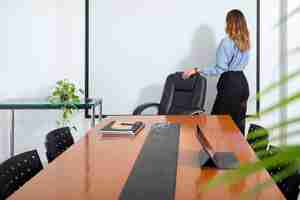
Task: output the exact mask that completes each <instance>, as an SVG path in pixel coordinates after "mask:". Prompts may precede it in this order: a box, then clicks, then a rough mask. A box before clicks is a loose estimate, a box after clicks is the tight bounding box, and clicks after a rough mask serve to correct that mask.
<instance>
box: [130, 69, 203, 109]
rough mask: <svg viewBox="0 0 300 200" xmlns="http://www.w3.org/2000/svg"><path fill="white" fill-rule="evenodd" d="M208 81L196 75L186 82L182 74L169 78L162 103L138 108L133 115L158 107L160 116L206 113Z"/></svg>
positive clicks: (147, 104)
mask: <svg viewBox="0 0 300 200" xmlns="http://www.w3.org/2000/svg"><path fill="white" fill-rule="evenodd" d="M206 87H207V83H206V79H205V78H204V77H203V76H201V75H200V74H195V75H193V76H192V77H190V78H189V79H186V80H184V79H183V78H182V73H181V72H177V73H174V74H171V75H169V76H168V78H167V80H166V82H165V86H164V90H163V94H162V97H161V100H160V103H146V104H143V105H140V106H138V107H137V108H136V109H135V110H134V112H133V115H141V114H142V113H143V111H145V110H146V109H148V108H151V107H156V108H157V110H158V113H157V114H158V115H194V114H200V113H203V112H204V108H203V107H204V103H205V97H206Z"/></svg>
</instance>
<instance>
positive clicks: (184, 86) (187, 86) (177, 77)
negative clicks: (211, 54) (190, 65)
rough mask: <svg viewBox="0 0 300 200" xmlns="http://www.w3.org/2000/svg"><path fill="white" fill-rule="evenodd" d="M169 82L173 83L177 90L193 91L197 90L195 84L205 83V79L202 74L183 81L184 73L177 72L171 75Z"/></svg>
mask: <svg viewBox="0 0 300 200" xmlns="http://www.w3.org/2000/svg"><path fill="white" fill-rule="evenodd" d="M168 80H170V81H172V83H173V84H174V86H175V89H176V90H185V91H191V90H193V89H194V88H195V84H196V83H197V82H198V81H205V78H204V77H202V76H201V75H200V74H195V75H193V76H192V77H190V78H189V79H183V78H182V72H177V73H175V74H171V75H169V77H168Z"/></svg>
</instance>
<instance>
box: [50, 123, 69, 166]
mask: <svg viewBox="0 0 300 200" xmlns="http://www.w3.org/2000/svg"><path fill="white" fill-rule="evenodd" d="M73 144H74V139H73V136H72V134H71V130H70V128H69V127H64V128H59V129H55V130H53V131H51V132H49V133H48V134H47V136H46V142H45V146H46V156H47V159H48V162H49V163H50V162H52V161H53V160H54V159H55V158H56V157H57V156H59V155H60V154H62V153H63V152H64V151H66V150H67V149H68V148H69V147H70V146H72V145H73Z"/></svg>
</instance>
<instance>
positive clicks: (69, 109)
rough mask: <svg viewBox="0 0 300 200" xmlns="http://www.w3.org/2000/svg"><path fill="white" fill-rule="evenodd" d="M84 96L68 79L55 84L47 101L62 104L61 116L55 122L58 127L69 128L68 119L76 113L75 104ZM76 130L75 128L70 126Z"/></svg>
mask: <svg viewBox="0 0 300 200" xmlns="http://www.w3.org/2000/svg"><path fill="white" fill-rule="evenodd" d="M83 94H84V91H83V90H82V89H77V88H76V86H75V84H74V83H71V82H70V81H69V80H68V79H63V80H60V81H58V82H57V83H56V86H55V87H54V89H53V92H52V95H51V96H50V97H49V101H50V102H51V103H54V104H63V109H62V115H61V117H60V118H59V120H57V121H56V122H57V124H58V126H60V127H65V126H70V124H71V121H70V118H71V117H72V116H73V114H74V112H75V111H77V110H78V109H77V107H76V103H79V102H80V96H81V95H83ZM71 127H72V128H74V129H75V130H77V128H76V126H71Z"/></svg>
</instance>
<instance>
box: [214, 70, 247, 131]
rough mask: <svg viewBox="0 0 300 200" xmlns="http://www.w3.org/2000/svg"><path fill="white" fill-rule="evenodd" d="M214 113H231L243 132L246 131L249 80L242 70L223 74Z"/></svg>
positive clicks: (219, 83) (218, 86)
mask: <svg viewBox="0 0 300 200" xmlns="http://www.w3.org/2000/svg"><path fill="white" fill-rule="evenodd" d="M217 90H218V94H217V97H216V101H215V103H214V106H213V110H212V114H213V115H230V116H231V117H232V119H233V121H234V122H235V123H236V124H237V126H238V127H239V129H240V130H241V132H242V133H243V134H244V133H245V118H246V112H247V101H248V98H249V85H248V81H247V79H246V77H245V75H244V73H243V72H242V71H229V72H225V73H223V74H222V75H221V77H220V79H219V82H218V85H217Z"/></svg>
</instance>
